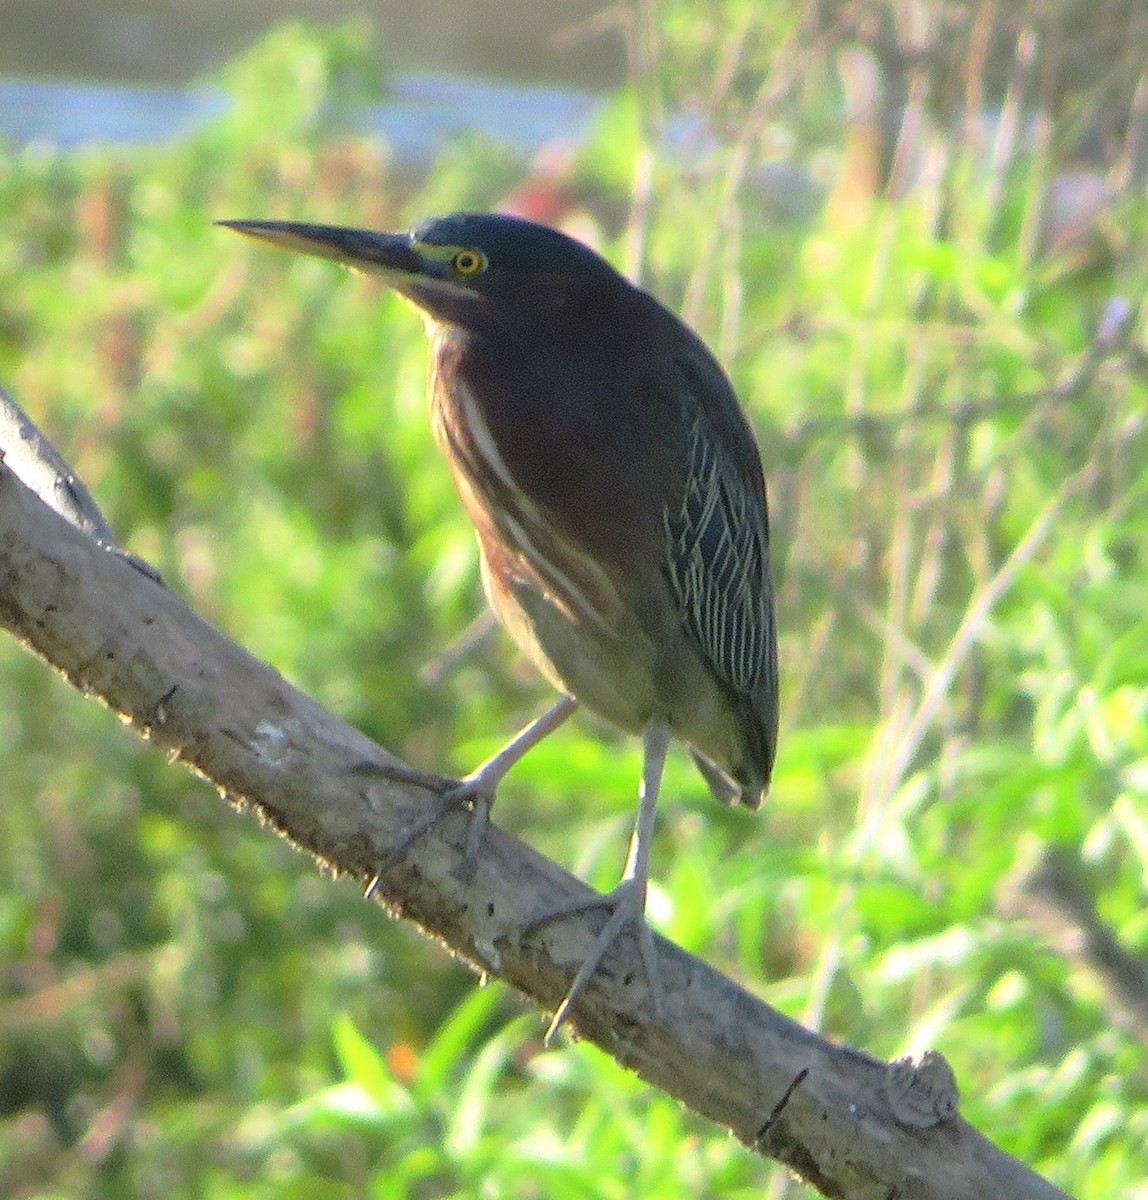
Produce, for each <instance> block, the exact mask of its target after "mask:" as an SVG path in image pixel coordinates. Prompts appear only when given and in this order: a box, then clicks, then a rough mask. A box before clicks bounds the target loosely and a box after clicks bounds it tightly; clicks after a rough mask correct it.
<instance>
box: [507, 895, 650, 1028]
mask: <svg viewBox="0 0 1148 1200" xmlns="http://www.w3.org/2000/svg"><path fill="white" fill-rule="evenodd" d="M595 908H604V909H607V910H608V911H609V913H610V916H609V918H608V919H607V921H606V924H605V925H604V926H603V927H602V932H601V933H599V934H598V936H597V938H596V939H595V941H594V945H593V946H592V947H591V948H590V953H589V954H588V955H587V956H586V958H585V960H584V961H583V963H582V965H581V966H580V967H579V968H578V973H577V975H575V976H574V982H573V983H572V984H571V985H570V990H569V991H568V992H567V993H566V998H565V999H564V1000H563V1001H562V1003H561V1004H560V1005H559V1006H558V1011H557V1012H555V1014H554V1018H553V1020H552V1021H551V1022H550V1028H549V1029H547V1031H546V1037H545V1038H544V1039H543V1040H544V1042H545V1044H546V1045H547V1046H549V1045H550V1043H551V1042H552V1041H553V1040H554V1035H555V1034H556V1033H557V1032H558V1030H559V1028H560V1027H561V1025H562V1023H563V1022H564V1021H565V1020H566V1018H567V1017H568V1016H569V1015H570V1010H571V1008H572V1006H573V1004H574V1001H575V1000H577V998H578V996H579V995H580V994H581V993H582V991H583V990H584V988H585V987H586V984H588V983H589V982H590V980H591V979H592V978H593V977H594V974H595V972H596V971H597V970H598V967H599V966H600V965H601V963H602V960H603V958H605V957H606V954H607V953H608V951H609V949H610V947H611V946H613V944H614V943H615V942H616V941H617V940H618V936H619V935H620V934H621V933H622V931H623V930H624V929H626V928H627V926H630V927H632V928H633V931H634V937H635V939H636V940H637V943H638V952H639V954H640V955H641V957H642V966H643V967H644V969H645V972H646V980H647V982H648V983H649V988H650V995H651V997H652V998H653V1002H654V1012H655V1013H656V1014H657V1015H658V1016H661V1015H662V1013H663V1010H664V1005H663V1002H662V984H661V976H660V973H659V970H658V952H657V948H656V947H655V946H654V935H653V934H652V933H651V932H650V927H649V925H647V924H646V911H645V910H646V889H645V886H644V884H643V883H642V882H641V881H639V880H637V879H623V880H622V882H621V883H620V884H618V886H617V887H616V888H615V889H614V890H613V891H612V892H610V893H609V895H606V896H594V897H593V898H591V899H589V900H576V901H574V902H572V903H570V904H563V905H561V906H560V907H558V908H556V909H555V910H554V911H553V912H551V913H547V914H546V915H545V916H544V917H540V918H539V919H538V920H536V921H531V922H530V924H529V925H527V926H526V928H525V929H524V930H523V936H524V937H526V936H529V935H530V934H532V933H535V932H537V931H538V930H539V929H541V928H543V927H544V926H546V925H551V924H553V923H554V922H555V921H563V920H565V919H566V918H567V917H572V916H576V915H577V914H578V913H583V912H589V911H590V910H591V909H595Z"/></svg>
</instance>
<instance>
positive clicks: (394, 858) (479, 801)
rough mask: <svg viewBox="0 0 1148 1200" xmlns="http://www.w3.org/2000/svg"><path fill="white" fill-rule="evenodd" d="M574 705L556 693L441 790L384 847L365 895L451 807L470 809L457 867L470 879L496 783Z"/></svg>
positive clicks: (562, 718) (570, 711) (461, 877)
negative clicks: (426, 809) (477, 763)
mask: <svg viewBox="0 0 1148 1200" xmlns="http://www.w3.org/2000/svg"><path fill="white" fill-rule="evenodd" d="M577 707H578V701H577V700H575V699H574V697H573V696H561V697H559V699H558V700H557V701H555V703H554V704H552V705H551V706H550V707H549V708H548V709H547V710H546V711H545V712H544V713H543V714H542V715H541V716H539V717H536V718H535V719H534V720H533V721H531V722H530V724H529V725H527V726H526V728H525V729H523V730H521V731H520V732H519V733H518V734H516V735H515V736H514V737H513V738H512V739H511V740H510V741H509V742H507V744H506V745H505V746H503V748H502V749H501V750H499V752H498V753H497V754H495V755H492V756H491V757H490V758H488V759H487V760H486V762H484V763H482V764H481V765H480V766H479V767H477V768H475V770H473V771H471V773H470V774H469V775H467V776H465V777H464V778H462V779H460V780H459V781H458V783H457V784H455V786H453V787H451V788H449V789H447V790H446V791H445V792H443V793H442V794H441V795H440V796H439V798H438V799H437V801H436V802H435V803H434V804H433V805H432V806H431V809H430V812H428V813H426V814H425V815H424V816H422V817H420V818H419V819H418V820H417V821H416V822H415V823H414V825H413V826H412V827H411V828H410V829H408V830H407V831H406V832H405V833H404V834H403V836H402V838H401V839H400V840H399V842H398V844H397V845H395V846H392V847H391V849H390V850H388V851H387V853H386V855H385V857H384V858H383V860H382V862H381V863H380V864H379V867H378V871H377V873H376V874H375V878H374V879H373V880H371V883H370V884H369V886H368V887H367V896H368V897H369V896H371V895H372V894H373V893H374V891H375V889H376V888H377V887H378V885H379V878H380V876H381V875H383V874H384V873H385V872H386V871H387V870H388V869H389V868H391V867H393V866H394V865H395V864H396V863H399V862H401V861H402V860H403V858H404V856H405V855H406V853H407V851H408V850H409V849H410V848H411V846H412V845H414V843H415V842H416V841H418V839H419V838H420V837H422V836H423V834H424V833H426V831H427V830H428V829H430V827H431V826H432V825H434V824H435V822H436V821H438V820H440V819H441V818H442V816H443V815H444V814H445V813H447V812H449V811H450V810H451V809H452V808H470V809H471V810H472V811H471V818H470V827H469V829H468V830H467V835H466V849H465V850H464V851H463V856H462V862H461V863H460V864H459V868H458V875H459V878H460V879H462V880H463V881H464V882H466V883H469V882H470V881H471V880H472V879H473V878H474V870H475V866H476V865H477V863H478V852H479V850H480V849H481V848H482V838H483V835H484V834H485V833H486V827H487V825H488V823H489V820H490V809H491V806H492V805H493V804H494V794H495V792H497V791H498V785H499V784H500V783H501V782H502V779H503V777H504V776H505V775H506V773H507V771H509V770H510V768H511V767H513V766H514V764H515V763H516V762H518V760H519V759H520V758H522V756H523V755H524V754H526V753H527V751H529V750H531V749H533V748H534V747H535V746H537V745H538V743H539V742H540V741H542V739H543V738H544V737H546V736H547V735H548V734H551V733H553V732H554V730H555V729H557V728H558V726H559V725H561V724H562V722H563V721H565V720H566V718H567V717H568V716H570V714H571V713H572V712H573V711H574V710H575V709H576V708H577Z"/></svg>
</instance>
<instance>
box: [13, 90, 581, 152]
mask: <svg viewBox="0 0 1148 1200" xmlns="http://www.w3.org/2000/svg"><path fill="white" fill-rule="evenodd" d="M227 104H228V100H227V97H226V96H225V95H224V94H223V93H221V92H215V91H211V90H208V89H188V90H175V89H164V88H156V87H142V86H133V85H115V84H105V83H70V82H59V81H50V80H23V79H3V78H0V138H2V139H4V140H6V141H8V142H10V143H15V144H17V145H23V144H27V143H29V142H40V141H46V142H50V143H52V144H54V145H58V146H62V147H64V148H72V147H76V146H82V145H85V144H88V143H92V142H106V143H132V142H162V141H168V140H170V139H172V138H176V137H178V136H179V135H180V134H182V133H185V132H187V131H188V130H189V129H193V128H195V126H197V125H199V124H201V123H203V122H204V121H206V120H208V119H210V118H211V117H213V116H217V115H219V114H220V113H223V112H225V111H226V109H227ZM600 105H601V101H600V99H598V98H597V97H595V96H592V95H590V94H589V93H584V92H578V91H575V90H573V89H562V88H539V87H534V88H532V87H521V86H515V85H511V84H499V83H493V82H489V81H486V80H477V79H466V78H456V77H453V76H448V75H432V74H412V75H403V76H399V77H398V78H396V79H395V80H394V81H393V82H392V85H391V93H390V97H389V98H388V100H387V101H385V102H384V103H381V104H378V105H373V106H369V107H364V108H361V109H358V110H356V111H354V112H353V113H350V114H348V125H349V127H350V128H352V129H355V130H356V131H358V132H362V133H374V134H378V135H379V136H380V137H382V138H383V139H385V141H386V142H387V143H388V145H390V146H391V147H392V148H393V149H394V151H395V153H396V154H397V155H399V156H400V157H402V158H413V159H421V158H425V157H428V156H430V155H433V154H434V152H435V151H436V150H437V149H438V148H439V146H440V145H441V144H442V142H443V141H444V140H446V139H448V138H450V137H451V136H453V135H456V134H459V133H463V132H474V131H480V132H482V133H484V134H486V135H488V136H490V137H495V138H499V139H501V140H505V141H506V142H508V143H510V144H511V145H513V146H514V147H515V148H518V149H520V150H522V151H524V152H530V151H532V150H535V149H537V147H539V146H540V145H542V144H543V143H544V142H546V141H548V140H549V139H551V138H554V137H559V136H562V137H569V136H576V135H578V134H581V133H584V132H585V131H586V130H587V129H588V128H589V126H590V124H591V122H592V120H593V118H594V117H595V115H596V114H597V112H598V111H599V109H600Z"/></svg>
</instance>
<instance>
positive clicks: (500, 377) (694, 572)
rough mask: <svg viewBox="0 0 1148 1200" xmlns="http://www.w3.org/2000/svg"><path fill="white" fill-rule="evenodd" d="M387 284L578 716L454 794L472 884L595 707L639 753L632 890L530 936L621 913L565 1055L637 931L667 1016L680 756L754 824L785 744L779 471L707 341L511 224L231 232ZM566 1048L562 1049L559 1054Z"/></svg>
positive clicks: (609, 927) (577, 246)
mask: <svg viewBox="0 0 1148 1200" xmlns="http://www.w3.org/2000/svg"><path fill="white" fill-rule="evenodd" d="M222 224H224V225H227V226H228V227H230V228H231V229H234V230H236V231H238V232H239V233H243V234H246V235H248V236H250V237H253V238H257V239H259V240H261V241H264V242H270V243H271V244H273V245H275V246H279V247H282V248H283V249H287V250H293V251H296V252H298V253H301V254H310V255H316V256H318V257H320V258H328V259H333V260H334V261H336V262H340V263H343V264H345V265H347V266H349V267H352V268H354V269H355V270H358V271H361V272H364V273H366V274H369V275H374V276H376V277H378V278H379V279H381V280H382V281H383V282H384V283H385V284H387V285H388V286H389V287H391V288H393V289H394V290H395V291H396V292H398V293H400V294H401V295H402V296H405V297H406V298H407V299H408V300H410V301H412V302H413V303H414V304H415V305H416V306H417V307H418V308H419V309H420V310H421V311H422V313H423V316H424V319H425V321H426V325H427V329H428V332H429V334H430V339H431V366H432V370H431V414H432V423H433V426H434V432H435V436H436V439H437V441H438V443H439V445H440V446H441V447H442V449H443V451H444V452H445V454H446V457H447V460H448V462H449V464H450V469H451V473H452V475H453V477H454V483H455V486H456V488H457V490H458V493H459V496H460V498H461V500H462V503H463V506H464V507H465V509H466V512H467V514H468V516H469V517H470V519H471V521H472V522H473V524H474V527H475V530H476V532H477V534H478V544H479V549H480V554H481V565H482V578H483V585H484V588H485V591H486V595H487V598H488V599H489V601H490V604H491V606H492V607H493V609H494V612H495V614H496V616H497V617H498V619H499V621H500V622H501V623H502V624H503V625H504V626H505V627H506V629H507V631H508V632H509V633H510V635H511V637H512V638H513V639H514V641H515V642H516V643H517V644H518V645H519V646H520V647H521V648H522V650H524V651H525V653H526V654H527V655H528V656H529V657H530V659H531V660H532V661H533V662H534V664H535V665H536V666H537V668H538V669H539V670H540V671H541V673H542V674H543V675H544V676H545V677H546V679H547V680H549V681H550V683H551V684H552V685H553V686H554V687H555V688H556V689H557V690H558V692H559V693H560V699H559V700H558V701H557V703H555V704H554V705H553V706H552V707H551V708H549V709H548V710H547V711H546V712H545V713H543V714H542V716H540V717H539V718H538V719H537V720H536V721H534V722H533V723H532V724H530V725H528V726H527V727H526V728H525V729H524V730H522V732H521V733H519V734H518V736H517V737H515V738H514V739H513V740H512V741H511V742H510V743H508V744H507V746H506V747H505V748H504V749H502V750H501V751H499V753H497V754H496V755H494V757H492V758H490V759H489V760H488V761H487V762H485V763H483V764H482V765H481V766H480V767H478V769H477V770H475V771H474V772H472V773H471V774H470V775H468V776H467V777H466V778H465V779H464V780H462V781H460V784H459V786H458V787H457V788H455V789H453V790H452V791H450V792H448V793H446V795H445V796H444V797H443V799H442V802H441V803H440V805H437V806H434V807H433V811H432V812H431V813H430V814H429V815H428V816H427V818H426V819H425V820H423V821H420V822H419V823H418V825H417V827H416V828H415V829H414V830H413V831H412V832H409V833H408V834H407V836H406V837H404V839H403V842H402V845H401V846H400V847H399V848H398V850H397V851H396V852H395V853H394V854H392V855H391V856H390V857H389V858H388V864H389V863H391V862H393V861H395V859H396V858H397V857H401V856H402V854H404V853H405V852H406V849H407V848H408V847H409V845H410V843H411V841H412V840H413V839H414V838H415V837H417V836H420V835H421V834H422V833H423V832H424V831H425V830H426V829H427V828H429V826H430V825H431V824H432V823H433V822H434V821H435V820H437V819H438V817H439V816H440V815H441V813H442V812H444V811H446V809H447V808H449V807H451V806H455V805H460V804H463V805H466V806H467V807H469V808H471V809H473V816H472V817H471V821H470V827H469V834H468V838H467V847H466V854H465V857H464V867H465V868H466V870H469V871H473V866H474V862H475V859H476V857H477V854H478V850H479V846H480V842H481V838H482V833H483V830H484V829H485V827H486V822H487V819H488V816H489V812H490V807H491V804H492V802H493V799H494V793H495V790H496V788H497V787H498V784H499V782H500V781H501V780H502V778H503V776H504V775H505V774H506V773H507V771H508V770H509V769H510V768H511V767H512V766H513V765H514V763H516V762H517V761H518V760H519V759H520V758H521V757H522V756H523V754H525V753H526V751H527V750H529V749H530V748H531V747H532V746H534V745H536V744H537V743H538V742H539V741H540V740H541V739H542V738H544V737H545V736H546V735H547V734H549V733H550V732H551V731H553V730H554V729H555V728H557V726H558V725H560V724H561V723H562V722H563V721H564V720H565V719H566V718H567V717H568V716H569V715H570V714H571V712H573V711H574V709H575V708H577V706H578V705H579V704H584V705H585V706H586V707H587V708H588V709H590V710H591V711H593V712H595V713H598V714H599V715H600V716H602V717H604V718H605V719H606V720H607V721H609V722H611V723H612V724H614V725H616V726H618V727H619V728H621V729H623V730H626V731H628V732H631V733H635V734H641V736H642V740H643V751H644V761H643V768H642V781H641V788H640V791H639V804H638V815H637V821H636V825H635V828H634V833H633V836H632V838H631V841H630V849H629V855H628V858H627V862H626V867H625V871H624V873H623V876H622V880H621V882H620V883H619V884H618V886H617V888H615V890H614V891H613V892H611V893H610V894H609V895H607V896H598V897H595V898H594V899H593V900H591V901H588V902H582V903H579V904H577V905H571V906H569V907H566V908H562V909H560V910H558V911H557V912H555V913H551V914H547V915H546V916H545V917H543V918H542V919H541V920H540V921H537V922H535V923H534V925H532V926H531V928H536V927H537V926H539V925H542V924H545V923H547V922H549V921H552V920H554V919H556V918H560V917H566V916H568V915H569V914H570V913H572V912H578V911H585V910H589V909H591V908H594V907H602V908H605V909H607V910H608V911H609V913H610V915H609V917H608V919H607V921H606V923H605V925H604V927H603V929H602V931H601V933H600V934H599V935H598V938H597V940H596V942H595V944H594V946H593V948H592V950H591V952H590V954H589V956H588V957H587V959H586V961H585V962H584V963H583V964H582V966H581V969H580V970H579V971H578V973H577V974H576V976H575V978H574V981H573V983H572V984H571V986H570V990H569V992H568V993H567V996H566V999H565V1000H564V1001H563V1003H562V1005H561V1007H560V1008H559V1009H558V1012H557V1013H556V1014H555V1017H554V1021H553V1023H552V1025H551V1030H550V1032H551V1034H552V1033H553V1032H554V1030H556V1029H557V1028H558V1026H559V1025H560V1024H561V1022H562V1021H563V1020H564V1019H565V1017H566V1015H567V1014H568V1012H569V1011H570V1006H571V1004H572V1003H573V1001H574V999H575V998H576V997H577V996H578V995H579V993H580V992H581V990H582V989H583V988H584V986H585V985H586V983H587V981H588V980H589V979H590V978H591V977H592V976H593V974H594V972H595V971H596V970H597V968H598V966H599V964H600V962H601V960H602V958H603V956H604V955H605V954H606V952H607V951H608V949H609V948H610V946H611V945H612V944H613V942H614V941H615V940H616V939H617V938H618V936H619V934H620V933H621V931H622V930H623V929H625V928H627V927H632V928H633V930H634V933H635V936H636V938H637V942H638V946H639V949H640V951H641V955H642V959H643V963H644V966H645V969H646V975H647V978H648V980H649V982H650V988H651V993H652V995H653V998H654V1003H655V1006H656V1007H657V1008H658V1009H660V1007H661V997H660V984H659V981H658V976H657V966H656V959H655V956H654V946H653V938H652V936H651V934H650V932H649V928H648V927H647V925H646V922H645V901H646V885H647V879H648V876H649V855H650V846H651V841H652V835H653V824H654V814H655V809H656V806H657V799H658V790H659V785H660V781H661V775H662V768H663V765H664V763H665V759H666V754H667V751H668V748H669V744H670V741H671V739H674V738H676V739H679V740H681V741H683V742H685V743H686V744H687V745H688V746H689V747H690V749H691V752H692V754H693V757H694V760H695V762H696V763H697V764H698V766H699V768H700V770H701V773H702V775H703V776H704V778H705V780H706V782H707V784H708V785H709V787H710V790H711V791H712V792H713V793H714V794H715V796H717V797H718V798H719V799H720V800H722V801H723V802H726V803H729V802H734V801H740V802H741V803H742V804H745V805H747V806H749V807H750V808H757V807H758V806H759V805H760V803H761V799H762V796H763V795H764V794H765V791H766V789H767V787H768V785H769V778H770V772H771V770H772V767H773V759H774V751H775V748H776V743H777V715H778V705H777V646H776V634H775V630H774V609H773V589H772V584H771V581H770V572H769V522H768V517H767V512H766V497H765V482H764V479H763V476H762V468H761V460H760V457H759V456H758V452H757V447H756V445H755V443H754V440H753V435H752V434H751V432H750V428H749V425H748V423H747V421H746V419H745V416H744V414H743V413H742V411H741V408H740V407H739V405H738V402H737V399H736V397H735V395H734V392H733V388H732V387H731V385H730V383H729V380H728V379H727V378H726V376H725V374H724V372H723V371H722V369H721V367H720V366H719V365H718V363H717V361H716V360H715V359H714V358H713V356H712V355H711V354H710V352H709V351H708V350H707V349H706V347H705V345H704V343H703V342H702V341H701V339H700V338H698V337H697V335H696V334H694V333H693V332H692V331H691V330H690V329H689V328H687V327H686V326H685V325H684V324H682V322H681V321H679V320H678V318H677V317H675V316H674V315H673V314H672V313H671V312H669V310H668V309H666V308H664V307H663V306H662V305H661V304H660V303H659V302H658V301H657V300H655V299H654V298H653V297H652V296H650V295H649V294H648V293H646V292H644V291H642V290H641V289H640V288H637V287H635V286H634V285H632V284H631V283H629V282H628V281H627V280H626V279H625V278H624V277H623V276H622V275H621V274H619V273H618V272H617V271H616V270H614V268H613V267H611V266H610V265H609V263H607V262H606V260H605V259H603V258H602V257H600V256H599V255H598V254H596V253H595V252H594V251H593V250H591V249H589V248H588V247H587V246H584V245H582V244H581V243H580V242H577V241H574V240H573V239H572V238H569V237H567V236H565V235H564V234H561V233H559V232H557V231H556V230H553V229H550V228H548V227H547V226H544V225H537V224H534V223H532V222H529V221H524V220H520V219H518V218H516V217H510V216H506V215H494V214H484V213H455V214H453V215H451V216H445V217H435V218H432V219H430V220H427V221H424V222H423V223H421V224H419V225H416V226H415V227H414V228H412V229H411V230H410V231H409V232H408V233H376V232H371V231H367V230H361V229H346V228H340V227H334V226H327V225H311V224H304V223H300V222H294V221H224V222H222ZM548 1036H549V1035H548Z"/></svg>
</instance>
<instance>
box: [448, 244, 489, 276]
mask: <svg viewBox="0 0 1148 1200" xmlns="http://www.w3.org/2000/svg"><path fill="white" fill-rule="evenodd" d="M450 261H451V266H452V267H454V269H455V270H456V271H457V272H458V273H459V274H460V275H477V274H478V273H479V271H481V270H483V269H484V268H485V267H486V256H485V255H484V254H483V253H482V252H481V251H479V250H460V251H459V252H458V253H457V254H456V255H455V256H454V258H452V259H451V260H450Z"/></svg>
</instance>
